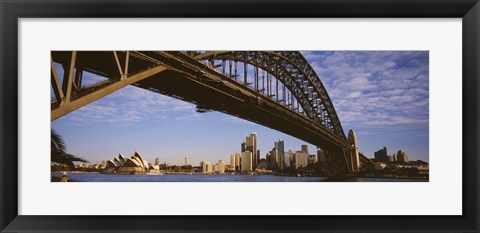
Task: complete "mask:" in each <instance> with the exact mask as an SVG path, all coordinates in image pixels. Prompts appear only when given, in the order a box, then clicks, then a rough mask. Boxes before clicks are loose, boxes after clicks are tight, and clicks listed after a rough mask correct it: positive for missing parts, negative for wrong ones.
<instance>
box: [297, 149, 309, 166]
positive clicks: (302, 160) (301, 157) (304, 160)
mask: <svg viewBox="0 0 480 233" xmlns="http://www.w3.org/2000/svg"><path fill="white" fill-rule="evenodd" d="M307 165H308V154H307V153H304V152H302V151H297V152H296V153H295V168H296V169H298V168H302V167H306V166H307Z"/></svg>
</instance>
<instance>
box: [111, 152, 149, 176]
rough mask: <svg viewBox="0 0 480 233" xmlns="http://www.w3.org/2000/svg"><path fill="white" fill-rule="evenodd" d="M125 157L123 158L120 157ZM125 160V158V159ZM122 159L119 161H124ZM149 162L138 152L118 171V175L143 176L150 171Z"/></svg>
mask: <svg viewBox="0 0 480 233" xmlns="http://www.w3.org/2000/svg"><path fill="white" fill-rule="evenodd" d="M120 157H123V156H119V158H120ZM123 158H124V157H123ZM123 158H120V159H119V160H120V161H121V160H123ZM148 168H149V167H148V162H147V161H146V160H144V159H143V158H142V156H141V155H140V154H139V153H138V152H136V151H135V152H134V153H133V155H132V156H130V158H128V159H127V160H126V161H125V162H124V163H123V164H122V165H121V166H120V167H119V168H118V169H117V171H116V173H117V174H142V173H145V172H146V171H147V170H148Z"/></svg>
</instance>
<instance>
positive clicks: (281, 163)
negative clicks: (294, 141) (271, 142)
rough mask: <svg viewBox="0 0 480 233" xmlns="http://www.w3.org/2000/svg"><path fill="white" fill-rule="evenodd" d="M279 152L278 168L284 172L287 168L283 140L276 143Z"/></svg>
mask: <svg viewBox="0 0 480 233" xmlns="http://www.w3.org/2000/svg"><path fill="white" fill-rule="evenodd" d="M275 149H276V151H277V168H278V169H280V170H282V169H283V168H284V167H285V143H284V142H283V141H281V140H278V141H276V142H275Z"/></svg>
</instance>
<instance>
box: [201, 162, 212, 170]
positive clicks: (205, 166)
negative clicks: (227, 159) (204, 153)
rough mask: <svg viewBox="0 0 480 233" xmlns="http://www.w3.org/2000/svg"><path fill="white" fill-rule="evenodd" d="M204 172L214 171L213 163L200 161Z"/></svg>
mask: <svg viewBox="0 0 480 233" xmlns="http://www.w3.org/2000/svg"><path fill="white" fill-rule="evenodd" d="M200 164H201V167H202V172H203V173H211V172H212V171H213V166H212V163H210V162H204V161H202V162H200Z"/></svg>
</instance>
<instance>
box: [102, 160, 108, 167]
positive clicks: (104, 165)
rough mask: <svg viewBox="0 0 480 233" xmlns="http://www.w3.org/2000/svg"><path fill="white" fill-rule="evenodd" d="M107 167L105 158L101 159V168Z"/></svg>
mask: <svg viewBox="0 0 480 233" xmlns="http://www.w3.org/2000/svg"><path fill="white" fill-rule="evenodd" d="M106 167H107V160H102V168H106Z"/></svg>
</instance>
